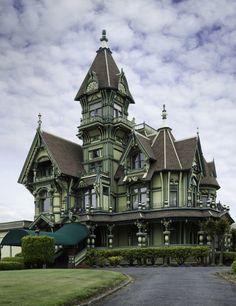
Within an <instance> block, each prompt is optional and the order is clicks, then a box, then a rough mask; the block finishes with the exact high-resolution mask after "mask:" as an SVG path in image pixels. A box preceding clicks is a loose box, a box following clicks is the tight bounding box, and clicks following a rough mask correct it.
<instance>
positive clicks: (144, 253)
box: [86, 246, 210, 266]
mask: <svg viewBox="0 0 236 306" xmlns="http://www.w3.org/2000/svg"><path fill="white" fill-rule="evenodd" d="M209 250H210V249H209V247H206V246H197V247H182V246H175V247H172V246H169V247H157V248H155V247H153V248H152V247H150V248H121V249H108V250H107V249H105V250H101V249H99V250H97V249H92V250H89V251H88V252H87V257H86V263H87V264H89V265H100V260H101V259H102V260H104V259H108V258H109V257H114V256H121V257H122V258H123V259H124V261H125V262H126V263H128V264H129V265H131V266H132V265H134V264H135V263H136V264H138V265H143V264H147V263H151V264H152V265H154V264H155V263H156V261H157V259H162V261H163V262H166V261H169V259H173V260H175V261H176V262H177V263H178V264H183V263H184V262H185V261H186V260H187V259H188V258H189V257H191V258H193V259H194V260H195V262H197V263H198V264H200V263H203V261H204V257H206V256H208V255H209Z"/></svg>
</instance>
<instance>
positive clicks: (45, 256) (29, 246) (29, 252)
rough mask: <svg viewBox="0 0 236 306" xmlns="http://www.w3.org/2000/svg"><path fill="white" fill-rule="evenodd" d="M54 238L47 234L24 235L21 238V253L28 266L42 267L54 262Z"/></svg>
mask: <svg viewBox="0 0 236 306" xmlns="http://www.w3.org/2000/svg"><path fill="white" fill-rule="evenodd" d="M54 249H55V242H54V239H53V238H51V237H47V236H25V237H23V238H22V255H23V257H24V262H25V264H26V265H27V266H29V267H34V266H37V267H42V266H43V265H45V264H48V263H53V262H54Z"/></svg>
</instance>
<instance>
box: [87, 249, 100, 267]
mask: <svg viewBox="0 0 236 306" xmlns="http://www.w3.org/2000/svg"><path fill="white" fill-rule="evenodd" d="M96 253H97V251H96V250H89V251H88V252H87V254H86V259H85V263H86V264H87V265H89V266H91V267H92V266H94V265H96V259H97V254H96Z"/></svg>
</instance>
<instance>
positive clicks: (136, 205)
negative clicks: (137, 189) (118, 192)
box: [132, 194, 138, 209]
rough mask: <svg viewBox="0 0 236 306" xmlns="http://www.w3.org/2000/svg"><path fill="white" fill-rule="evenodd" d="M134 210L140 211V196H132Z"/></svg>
mask: <svg viewBox="0 0 236 306" xmlns="http://www.w3.org/2000/svg"><path fill="white" fill-rule="evenodd" d="M132 204H133V209H138V194H134V195H133V196H132Z"/></svg>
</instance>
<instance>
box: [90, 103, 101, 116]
mask: <svg viewBox="0 0 236 306" xmlns="http://www.w3.org/2000/svg"><path fill="white" fill-rule="evenodd" d="M89 113H90V116H91V117H96V116H100V117H101V116H102V102H98V103H94V104H92V105H90V108H89Z"/></svg>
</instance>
